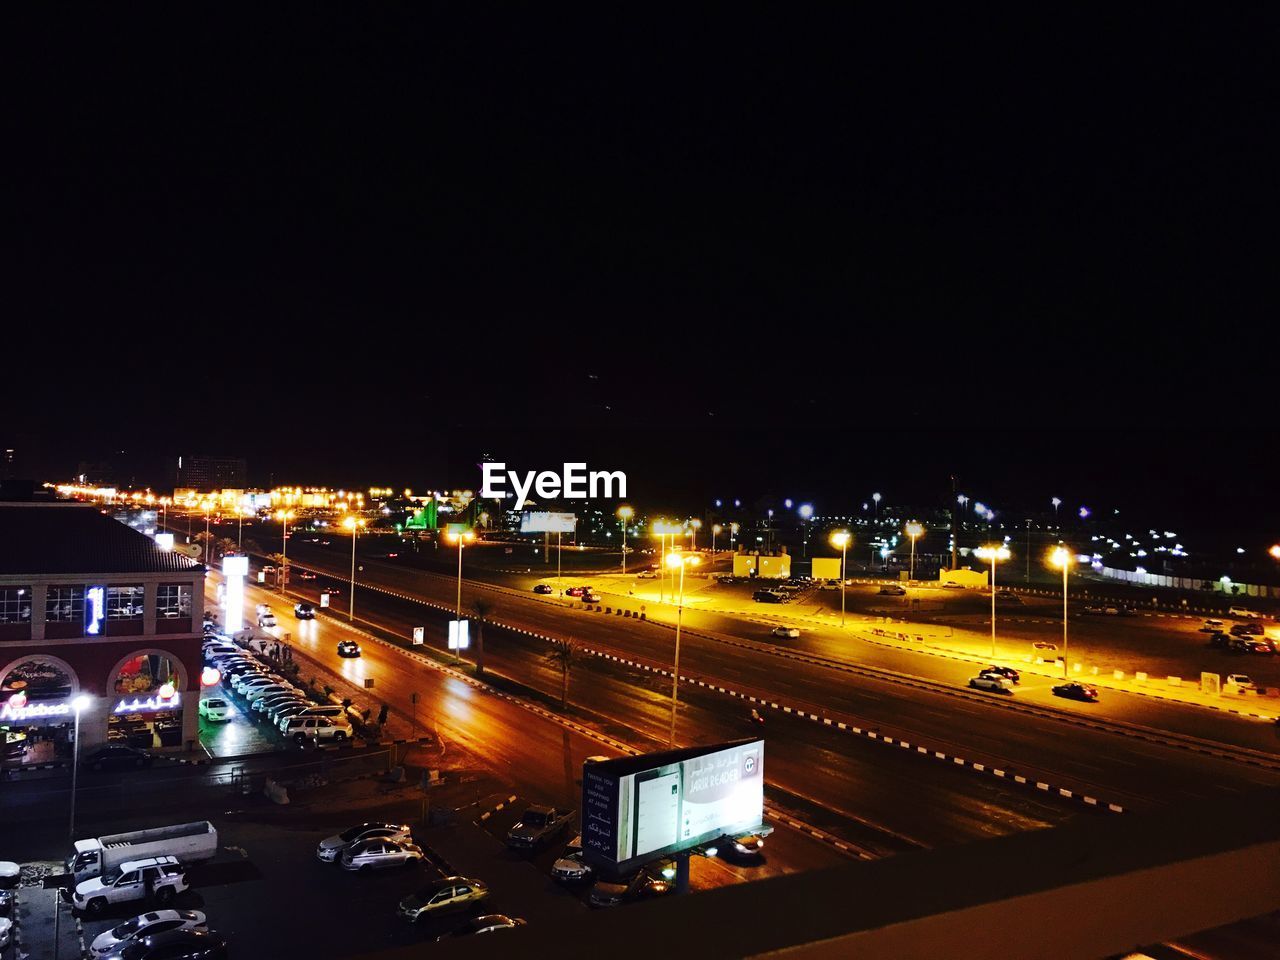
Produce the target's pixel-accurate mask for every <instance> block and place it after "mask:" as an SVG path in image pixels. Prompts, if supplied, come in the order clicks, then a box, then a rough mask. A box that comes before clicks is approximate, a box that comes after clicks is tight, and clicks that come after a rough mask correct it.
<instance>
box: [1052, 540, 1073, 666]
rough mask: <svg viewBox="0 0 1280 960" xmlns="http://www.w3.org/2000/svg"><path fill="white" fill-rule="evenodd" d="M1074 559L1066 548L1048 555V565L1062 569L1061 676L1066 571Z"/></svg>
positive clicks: (1064, 653) (1064, 650)
mask: <svg viewBox="0 0 1280 960" xmlns="http://www.w3.org/2000/svg"><path fill="white" fill-rule="evenodd" d="M1074 562H1075V558H1074V557H1072V556H1071V551H1070V550H1068V549H1067V548H1066V547H1054V548H1053V551H1052V552H1051V553H1050V554H1049V564H1050V565H1051V566H1055V567H1060V568H1061V569H1062V675H1063V676H1064V677H1065V676H1066V675H1067V571H1068V570H1070V569H1071V564H1072V563H1074Z"/></svg>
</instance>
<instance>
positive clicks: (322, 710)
mask: <svg viewBox="0 0 1280 960" xmlns="http://www.w3.org/2000/svg"><path fill="white" fill-rule="evenodd" d="M304 716H305V717H330V718H332V719H335V720H339V721H345V718H346V716H347V711H346V710H344V709H343V708H342V707H340V706H338V705H337V704H334V703H314V704H309V705H307V706H305V707H304V708H303V709H302V710H300V711H298V713H296V714H294V715H293V716H292V717H290V718H289V719H294V718H295V717H304ZM277 726H278V727H279V728H280V732H281V733H283V732H285V728H286V726H287V724H286V723H285V718H284V717H283V716H282V717H281V719H280V722H279V723H278V724H277Z"/></svg>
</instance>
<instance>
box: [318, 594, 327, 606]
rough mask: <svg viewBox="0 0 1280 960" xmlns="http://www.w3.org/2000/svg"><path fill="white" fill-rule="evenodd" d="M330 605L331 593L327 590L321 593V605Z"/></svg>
mask: <svg viewBox="0 0 1280 960" xmlns="http://www.w3.org/2000/svg"><path fill="white" fill-rule="evenodd" d="M328 605H329V594H328V593H327V592H326V593H321V594H320V606H322V607H327V606H328Z"/></svg>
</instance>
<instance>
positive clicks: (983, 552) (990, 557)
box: [974, 543, 1011, 660]
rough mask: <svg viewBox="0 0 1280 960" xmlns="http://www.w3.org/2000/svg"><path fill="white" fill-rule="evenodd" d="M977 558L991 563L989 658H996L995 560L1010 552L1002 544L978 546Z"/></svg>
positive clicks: (1006, 558) (1007, 556)
mask: <svg viewBox="0 0 1280 960" xmlns="http://www.w3.org/2000/svg"><path fill="white" fill-rule="evenodd" d="M974 554H975V555H976V556H977V557H978V559H979V560H986V561H987V562H988V563H990V564H991V659H992V660H994V659H995V658H996V561H997V560H1008V559H1009V557H1010V556H1011V554H1010V553H1009V548H1008V547H1006V546H1005V545H1004V544H1002V543H1001V544H995V545H993V546H986V547H979V548H978V549H977V550H975V551H974Z"/></svg>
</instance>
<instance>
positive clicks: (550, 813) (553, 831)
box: [507, 806, 574, 850]
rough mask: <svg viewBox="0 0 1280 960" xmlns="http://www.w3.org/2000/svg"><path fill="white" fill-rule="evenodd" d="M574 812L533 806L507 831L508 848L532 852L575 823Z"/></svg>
mask: <svg viewBox="0 0 1280 960" xmlns="http://www.w3.org/2000/svg"><path fill="white" fill-rule="evenodd" d="M573 814H574V811H572V810H563V809H559V808H557V807H545V806H533V807H529V808H528V809H527V810H525V812H524V814H523V816H521V817H520V819H519V820H518V821H517V822H516V823H515V825H514V826H512V828H511V829H510V830H508V831H507V846H509V847H516V848H518V849H523V850H532V849H533V848H534V847H537V846H540V845H541V844H543V843H545V842H546V841H548V840H551V839H552V838H553V837H555V836H556V835H557V834H558V833H560V831H562V830H564V829H565V828H566V827H568V826H569V824H570V823H572V822H573Z"/></svg>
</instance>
